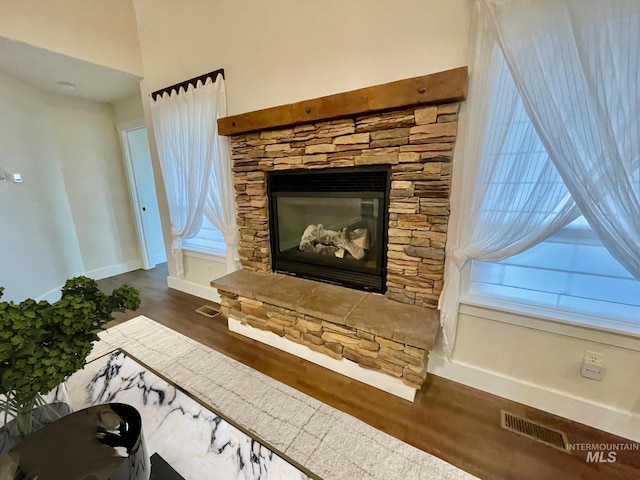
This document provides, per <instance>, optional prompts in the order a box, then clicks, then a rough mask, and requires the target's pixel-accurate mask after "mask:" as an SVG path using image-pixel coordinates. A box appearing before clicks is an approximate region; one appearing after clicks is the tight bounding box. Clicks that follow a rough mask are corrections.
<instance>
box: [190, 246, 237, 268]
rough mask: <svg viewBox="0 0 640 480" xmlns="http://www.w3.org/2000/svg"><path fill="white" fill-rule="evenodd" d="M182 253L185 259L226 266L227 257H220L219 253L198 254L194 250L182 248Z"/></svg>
mask: <svg viewBox="0 0 640 480" xmlns="http://www.w3.org/2000/svg"><path fill="white" fill-rule="evenodd" d="M182 253H183V254H184V255H185V256H186V257H192V258H197V259H199V260H206V261H208V262H218V263H224V264H225V265H226V264H227V256H226V255H221V254H219V253H204V252H198V251H196V250H191V249H190V248H184V247H183V248H182Z"/></svg>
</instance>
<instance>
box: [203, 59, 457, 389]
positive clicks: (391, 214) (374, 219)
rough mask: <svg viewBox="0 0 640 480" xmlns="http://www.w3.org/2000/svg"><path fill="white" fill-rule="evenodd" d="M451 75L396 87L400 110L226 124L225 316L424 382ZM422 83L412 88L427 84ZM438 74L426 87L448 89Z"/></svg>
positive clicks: (220, 283) (453, 108)
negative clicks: (229, 213) (234, 266)
mask: <svg viewBox="0 0 640 480" xmlns="http://www.w3.org/2000/svg"><path fill="white" fill-rule="evenodd" d="M459 70H462V69H457V70H456V71H459ZM450 72H453V71H450ZM459 73H460V72H459ZM443 74H445V75H444V76H443ZM446 74H449V72H442V73H441V74H435V75H434V76H426V77H419V79H432V80H433V79H435V78H436V77H437V76H438V75H440V77H438V79H439V81H440V82H441V83H442V82H443V81H445V80H446V79H447V78H450V77H448V76H447V75H446ZM456 78H458V81H459V82H461V85H458V87H459V88H458V87H456V88H457V90H456V91H458V94H457V96H453V98H452V95H445V94H440V95H438V93H437V92H435V93H433V95H431V97H430V98H429V100H428V101H425V102H420V101H415V100H406V99H401V100H398V97H401V95H392V98H393V100H392V103H391V104H389V105H390V107H393V106H395V108H390V107H387V108H380V110H383V111H375V110H376V109H375V108H374V109H371V108H365V109H361V110H360V112H358V111H357V110H358V109H357V108H356V109H355V110H356V111H355V112H354V113H351V114H349V115H345V114H344V113H343V114H341V115H339V116H340V117H341V118H338V119H326V120H324V119H319V120H315V121H304V120H303V119H304V114H302V116H299V117H296V118H299V120H297V121H295V123H296V124H294V125H289V126H286V125H282V126H278V127H276V128H259V129H258V128H255V125H253V126H252V127H251V128H253V129H254V130H258V131H249V132H247V133H244V132H243V133H237V134H232V135H230V144H231V149H232V160H233V176H234V187H235V190H236V202H237V208H238V226H239V229H240V237H241V240H240V257H241V262H242V267H243V271H241V272H236V274H231V275H228V276H227V277H223V278H222V279H219V280H216V281H214V282H212V285H213V286H215V287H216V288H218V290H219V292H220V294H221V298H222V306H223V310H224V313H225V314H226V315H227V316H228V317H230V318H232V319H234V320H236V321H238V322H240V323H241V324H242V325H244V326H246V327H247V328H250V329H251V331H253V330H256V329H257V330H262V331H265V332H270V333H275V334H276V335H278V336H280V337H282V338H283V339H285V341H288V342H293V343H296V344H299V345H303V346H305V347H307V348H309V349H310V350H311V351H313V352H319V353H322V354H324V355H327V356H329V357H331V358H333V359H336V360H340V361H342V360H343V359H346V360H349V361H351V362H353V363H356V364H358V365H359V366H362V367H365V368H367V369H373V370H375V371H377V372H380V373H383V374H386V375H389V376H392V377H395V378H398V379H401V380H402V382H403V383H404V384H405V385H408V386H409V387H411V388H413V389H417V388H420V386H421V385H422V383H423V382H424V379H425V378H426V371H427V355H428V351H429V350H430V349H431V348H432V346H433V342H434V339H435V335H436V333H437V329H438V323H439V321H438V312H437V310H436V306H437V301H438V298H439V295H440V293H441V291H442V286H443V271H444V257H445V243H446V238H447V237H446V235H447V223H448V219H449V189H450V180H451V162H452V158H453V149H454V144H455V139H456V133H457V120H458V110H459V100H462V99H463V98H464V91H465V90H466V68H464V72H463V73H460V74H459V75H458V76H457V77H456ZM415 80H417V79H410V80H407V81H402V82H411V81H414V83H416V82H415ZM402 82H395V83H397V84H398V85H399V84H401V83H402ZM417 83H418V85H417V87H415V88H416V90H417V93H415V95H418V96H419V95H422V94H424V93H425V88H426V87H424V86H422V85H423V84H422V83H420V82H417ZM428 83H429V82H427V84H428ZM441 83H437V82H436V88H435V89H436V90H438V88H439V89H440V90H442V91H447V88H448V87H447V85H444V86H443V85H441ZM388 85H392V84H388ZM388 85H385V86H380V87H370V89H375V88H379V89H380V88H381V89H382V90H380V91H387V90H385V88H386V87H387V86H388ZM413 85H414V84H412V86H413ZM370 89H364V90H367V102H369V103H371V100H370V98H372V96H371V92H369V90H370ZM364 90H363V91H364ZM454 90H455V89H454ZM357 92H359V91H356V92H348V93H347V94H340V95H351V94H355V93H357ZM432 92H433V90H432ZM460 92H461V93H460ZM325 98H330V97H325ZM373 98H375V97H373ZM412 98H413V97H412ZM317 100H324V99H317ZM452 100H456V101H452ZM310 102H313V101H310ZM407 103H409V104H410V105H406V104H407ZM421 103H422V104H421ZM424 103H428V104H427V105H425V104H424ZM336 104H338V102H336ZM309 105H311V103H310V104H309ZM302 107H304V105H299V104H293V105H290V106H286V107H276V109H281V111H282V112H286V111H287V110H282V109H287V108H288V109H290V111H292V112H297V111H299V110H300V108H302ZM345 108H346V107H345ZM347 110H348V108H347ZM372 110H374V111H372ZM310 112H311V114H313V112H312V109H311V107H309V106H307V107H306V113H307V114H310ZM362 112H364V113H362ZM255 114H261V112H255ZM246 115H251V114H245V116H246ZM240 117H242V116H239V117H235V119H234V117H231V118H230V119H229V120H230V123H227V125H228V126H230V127H235V126H236V120H237V121H240V120H246V118H244V117H243V118H240ZM223 120H227V119H222V120H221V121H220V122H222V121H223ZM220 122H219V123H220ZM258 123H259V122H258ZM292 123H294V122H292ZM230 130H233V128H230ZM276 272H278V273H276ZM280 272H283V273H286V274H295V275H296V276H298V277H303V278H313V279H315V280H318V281H320V282H328V283H333V284H338V285H342V286H343V287H335V286H332V285H324V284H323V283H318V282H316V281H313V282H311V281H309V280H303V279H301V278H294V277H290V276H289V275H280ZM358 276H360V278H357V277H358ZM274 282H275V283H274ZM276 283H277V284H278V286H277V287H276V286H275V284H276ZM323 285H324V286H323ZM344 287H351V288H344ZM353 288H356V289H358V290H364V291H368V292H379V293H381V294H383V295H384V297H386V298H384V297H382V296H381V295H380V294H374V293H365V292H362V291H358V290H353ZM284 290H286V292H285V291H284ZM230 326H231V321H230ZM260 340H263V339H262V338H260ZM263 341H264V340H263ZM280 348H283V347H280ZM329 368H332V367H329ZM359 379H360V378H359ZM363 381H366V380H363ZM388 391H391V390H388ZM392 393H396V394H397V392H395V391H394V392H392ZM400 395H401V396H404V397H405V398H409V397H411V398H413V397H412V396H411V395H404V394H400Z"/></svg>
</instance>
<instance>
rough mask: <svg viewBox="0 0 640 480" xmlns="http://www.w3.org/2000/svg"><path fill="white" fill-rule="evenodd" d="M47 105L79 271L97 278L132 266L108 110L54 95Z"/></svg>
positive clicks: (135, 251) (130, 226)
mask: <svg viewBox="0 0 640 480" xmlns="http://www.w3.org/2000/svg"><path fill="white" fill-rule="evenodd" d="M47 103H48V115H49V117H50V118H51V122H52V125H53V134H54V137H55V141H56V147H57V150H58V156H59V158H60V166H61V168H62V173H63V175H64V178H65V184H66V189H67V196H68V198H69V203H70V205H71V211H72V214H73V219H74V222H75V225H76V232H77V234H78V241H79V243H80V251H81V253H82V258H83V261H84V267H85V270H86V271H87V272H88V273H90V274H91V275H95V276H98V277H102V276H104V273H103V272H101V270H103V269H106V268H117V266H118V265H122V264H131V265H133V264H135V262H136V261H139V260H140V248H139V245H138V239H137V235H136V231H135V227H134V225H135V224H134V220H133V211H132V206H131V196H130V193H129V189H128V187H127V179H126V174H125V170H124V163H123V161H122V153H121V147H120V144H119V140H118V134H117V131H116V129H115V118H114V116H113V111H112V109H111V107H110V106H109V105H107V104H100V103H95V102H90V101H86V100H79V99H75V98H71V97H66V96H60V95H58V96H51V97H50V98H49V99H48V102H47ZM107 273H108V272H107Z"/></svg>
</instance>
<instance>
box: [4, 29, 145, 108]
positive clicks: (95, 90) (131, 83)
mask: <svg viewBox="0 0 640 480" xmlns="http://www.w3.org/2000/svg"><path fill="white" fill-rule="evenodd" d="M0 72H3V73H5V74H7V75H10V76H12V77H14V78H16V79H18V80H23V81H25V82H26V83H29V84H30V85H33V86H35V87H39V88H41V89H43V90H47V91H51V92H57V93H63V94H66V95H72V96H75V97H80V98H84V99H87V100H93V101H96V102H106V103H114V102H117V101H118V100H122V99H124V98H127V97H130V96H132V95H135V94H136V93H140V78H139V77H137V76H135V75H132V74H130V73H125V72H121V71H118V70H114V69H112V68H108V67H102V66H100V65H96V64H93V63H90V62H86V61H84V60H80V59H77V58H73V57H67V56H65V55H61V54H59V53H55V52H51V51H49V50H45V49H43V48H38V47H34V46H32V45H28V44H26V43H21V42H16V41H14V40H10V39H7V38H3V37H0ZM74 87H75V88H74Z"/></svg>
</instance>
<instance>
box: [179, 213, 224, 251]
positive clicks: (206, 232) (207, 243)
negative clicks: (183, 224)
mask: <svg viewBox="0 0 640 480" xmlns="http://www.w3.org/2000/svg"><path fill="white" fill-rule="evenodd" d="M182 248H183V249H184V250H192V251H195V252H202V253H208V254H211V255H220V256H225V255H226V254H227V246H226V244H225V243H224V237H223V236H222V232H221V231H220V230H218V229H217V228H216V227H214V226H213V225H212V224H211V222H210V221H209V220H208V219H207V217H205V218H204V220H203V221H202V227H201V228H200V232H198V234H197V235H196V236H195V237H193V238H190V239H188V240H183V241H182Z"/></svg>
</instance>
